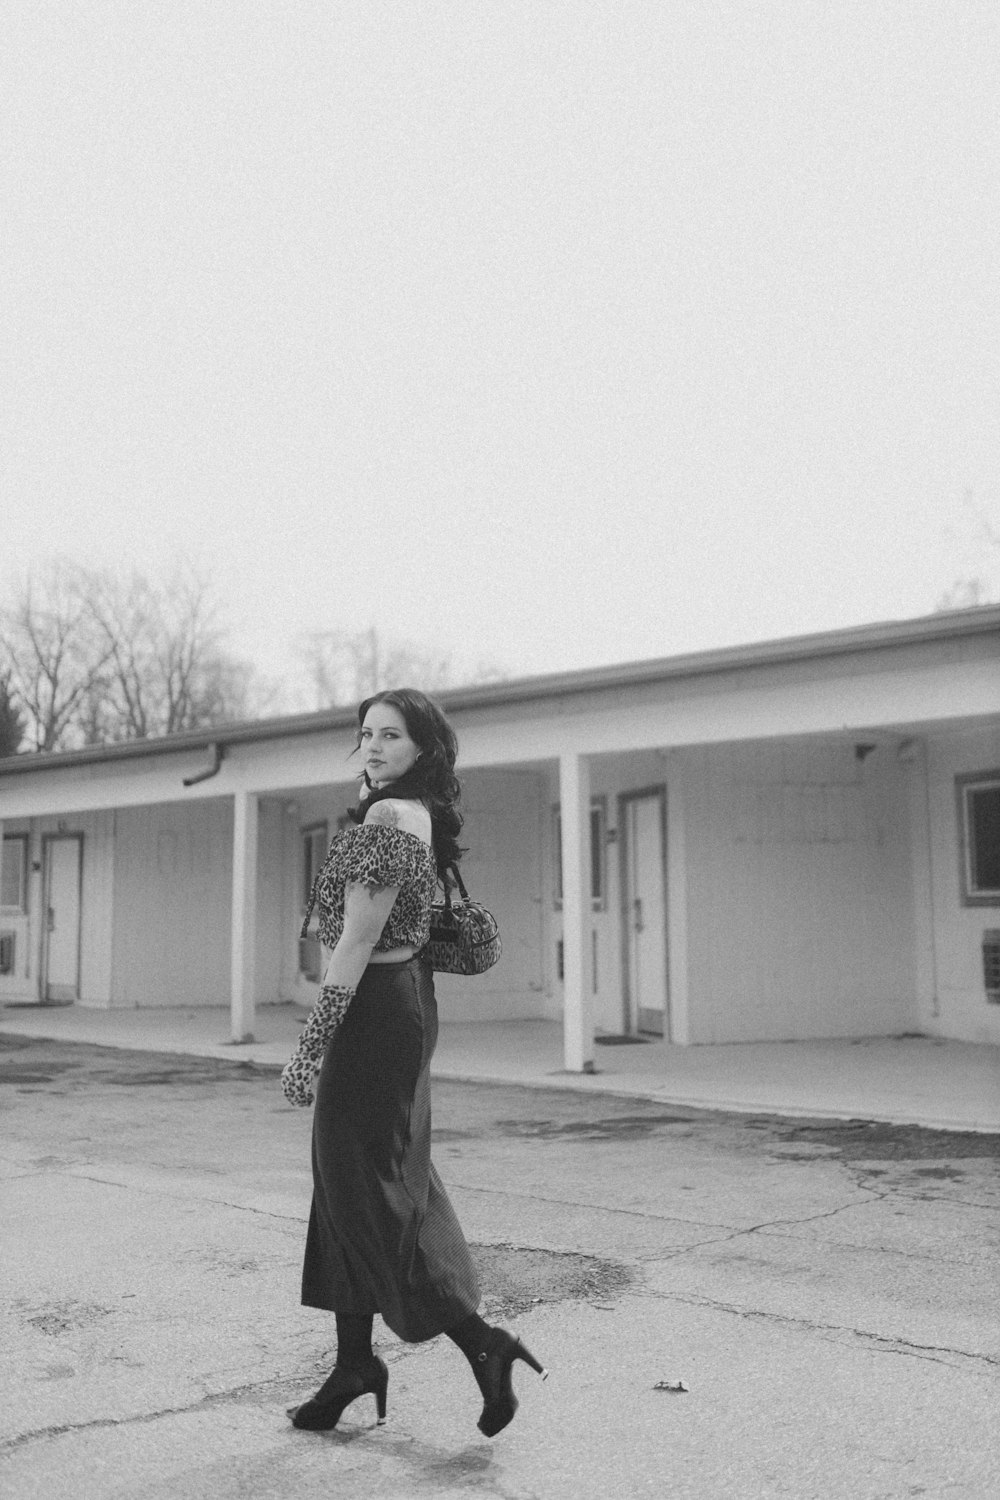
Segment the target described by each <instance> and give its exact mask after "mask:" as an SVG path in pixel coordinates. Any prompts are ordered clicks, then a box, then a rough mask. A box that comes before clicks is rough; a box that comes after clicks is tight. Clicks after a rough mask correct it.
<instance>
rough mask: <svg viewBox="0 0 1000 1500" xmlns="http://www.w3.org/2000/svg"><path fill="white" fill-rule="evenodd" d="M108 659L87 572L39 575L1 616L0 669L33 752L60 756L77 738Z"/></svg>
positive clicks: (63, 568)
mask: <svg viewBox="0 0 1000 1500" xmlns="http://www.w3.org/2000/svg"><path fill="white" fill-rule="evenodd" d="M109 657H110V650H109V647H108V645H107V643H106V642H102V641H101V640H100V639H99V635H98V632H97V631H96V630H95V627H94V619H93V615H92V613H91V611H90V608H89V602H88V590H87V586H86V575H85V574H84V572H83V570H82V569H80V568H77V567H75V566H74V565H73V564H72V563H69V562H66V561H65V560H64V559H57V560H56V561H54V562H52V563H50V564H49V566H48V567H47V568H46V569H44V570H43V571H42V573H41V574H40V575H39V574H30V575H29V576H28V579H27V581H26V582H25V584H24V586H23V588H22V589H21V592H20V594H19V596H18V597H17V598H16V599H15V601H14V603H13V604H12V605H11V606H10V607H9V608H7V609H5V610H3V612H2V613H0V666H2V668H3V671H4V674H5V676H6V677H7V680H8V682H9V683H10V686H11V688H12V689H13V691H14V692H15V693H16V694H17V697H18V699H19V701H20V703H21V704H22V705H23V708H24V711H25V713H26V714H27V716H28V733H29V736H30V738H31V740H32V742H33V748H34V749H36V750H54V749H56V748H57V747H60V746H62V745H63V744H64V743H66V742H67V741H68V739H69V738H71V737H73V734H72V732H73V730H74V727H75V724H76V721H77V719H78V717H79V715H80V713H81V710H82V708H83V705H84V703H85V702H86V700H87V698H88V696H89V695H93V694H94V693H96V692H98V691H99V684H100V683H101V682H102V681H103V680H104V673H105V668H106V666H107V663H108V659H109Z"/></svg>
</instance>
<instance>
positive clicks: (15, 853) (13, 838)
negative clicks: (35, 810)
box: [0, 833, 28, 915]
mask: <svg viewBox="0 0 1000 1500" xmlns="http://www.w3.org/2000/svg"><path fill="white" fill-rule="evenodd" d="M27 909H28V835H27V834H26V833H7V834H4V840H3V872H2V875H0V910H3V911H6V912H17V913H18V914H19V915H20V914H22V913H24V912H26V911H27Z"/></svg>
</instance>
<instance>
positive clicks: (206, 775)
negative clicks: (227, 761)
mask: <svg viewBox="0 0 1000 1500" xmlns="http://www.w3.org/2000/svg"><path fill="white" fill-rule="evenodd" d="M208 748H209V751H210V753H211V756H212V764H211V765H210V766H206V767H205V768H204V770H202V771H195V773H194V775H193V776H185V778H184V785H185V786H197V785H198V783H199V781H210V780H211V779H212V777H213V776H218V774H219V767H220V766H221V765H222V746H221V745H220V744H219V742H218V740H213V741H212V743H211V744H210V745H209V747H208Z"/></svg>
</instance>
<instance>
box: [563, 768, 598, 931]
mask: <svg viewBox="0 0 1000 1500" xmlns="http://www.w3.org/2000/svg"><path fill="white" fill-rule="evenodd" d="M551 828H552V904H553V906H554V907H555V910H556V911H562V904H563V895H562V804H561V803H559V802H553V804H552V821H551ZM595 887H596V889H595ZM590 909H591V911H607V909H608V799H607V797H606V796H605V795H604V793H603V792H601V793H597V794H595V795H594V796H593V797H591V799H590Z"/></svg>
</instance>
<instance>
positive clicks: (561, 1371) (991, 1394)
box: [0, 1037, 1000, 1500]
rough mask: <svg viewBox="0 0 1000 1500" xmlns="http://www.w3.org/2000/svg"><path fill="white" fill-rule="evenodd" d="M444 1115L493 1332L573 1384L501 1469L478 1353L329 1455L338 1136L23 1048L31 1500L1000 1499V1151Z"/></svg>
mask: <svg viewBox="0 0 1000 1500" xmlns="http://www.w3.org/2000/svg"><path fill="white" fill-rule="evenodd" d="M434 1107H435V1160H436V1162H437V1165H438V1168H439V1170H440V1172H441V1175H442V1177H443V1178H444V1180H445V1182H446V1184H447V1185H448V1188H449V1191H450V1192H451V1194H452V1198H453V1201H454V1203H455V1206H456V1208H457V1210H458V1213H459V1215H460V1217H461V1219H462V1223H463V1226H464V1228H465V1230H466V1233H467V1235H468V1237H469V1239H470V1241H472V1242H474V1244H475V1245H477V1246H479V1247H480V1249H479V1252H478V1253H479V1258H480V1261H481V1265H482V1270H483V1276H484V1284H485V1286H486V1292H487V1304H486V1308H485V1311H486V1315H487V1316H493V1317H494V1319H495V1320H497V1321H503V1322H505V1323H507V1324H508V1325H509V1326H512V1327H513V1328H515V1329H516V1331H517V1332H518V1333H519V1334H520V1335H521V1337H522V1338H523V1339H524V1340H525V1342H527V1343H528V1345H529V1346H530V1347H531V1348H533V1349H534V1351H535V1352H536V1353H537V1354H538V1355H539V1357H540V1358H541V1359H542V1361H543V1363H545V1364H546V1365H548V1367H549V1369H550V1370H551V1372H552V1373H551V1378H550V1379H549V1380H548V1381H547V1382H545V1383H544V1384H543V1383H542V1382H540V1381H537V1380H536V1379H535V1377H534V1376H532V1375H531V1374H530V1373H528V1372H526V1371H525V1370H524V1368H523V1367H518V1374H517V1377H516V1382H515V1383H516V1388H517V1391H518V1394H519V1397H520V1399H521V1409H520V1411H519V1412H518V1415H517V1417H516V1419H515V1421H514V1423H513V1424H512V1426H511V1427H510V1428H509V1429H508V1430H507V1431H506V1432H505V1433H503V1434H501V1435H500V1436H499V1437H498V1438H497V1439H495V1440H494V1441H493V1442H489V1441H487V1440H486V1439H484V1438H481V1437H480V1436H479V1434H478V1433H477V1432H476V1429H475V1421H476V1417H477V1415H478V1402H477V1400H476V1392H475V1388H474V1386H473V1384H472V1380H471V1376H470V1374H469V1372H468V1369H467V1368H466V1367H465V1365H464V1363H463V1361H462V1360H461V1358H460V1356H459V1355H458V1354H457V1353H456V1351H455V1350H454V1349H453V1348H452V1346H451V1345H450V1344H449V1343H448V1341H447V1340H445V1339H438V1340H435V1341H433V1342H432V1343H430V1344H425V1345H416V1346H406V1345H402V1344H400V1343H399V1342H398V1341H397V1340H395V1339H394V1338H393V1337H392V1336H391V1335H389V1334H388V1333H387V1331H386V1330H384V1329H381V1330H380V1332H381V1337H380V1344H381V1351H382V1353H383V1356H384V1357H385V1359H386V1361H387V1363H388V1365H389V1368H390V1384H389V1424H388V1425H387V1426H386V1427H384V1428H376V1427H375V1425H374V1411H373V1410H370V1409H369V1407H370V1406H371V1402H370V1400H368V1399H367V1398H366V1399H364V1400H362V1401H359V1402H358V1403H356V1405H355V1406H353V1407H351V1408H349V1409H348V1411H347V1413H346V1414H345V1417H344V1419H343V1421H342V1423H341V1426H340V1427H339V1428H338V1429H337V1430H336V1431H335V1432H333V1433H326V1434H313V1433H299V1432H296V1431H295V1430H294V1429H292V1428H291V1427H290V1425H289V1424H288V1422H287V1418H286V1416H285V1407H286V1406H289V1405H293V1404H295V1403H296V1402H297V1401H299V1400H301V1399H303V1398H304V1397H305V1396H306V1395H308V1394H310V1393H311V1391H312V1390H313V1389H314V1388H315V1386H316V1385H317V1384H318V1383H319V1382H320V1380H321V1379H322V1378H323V1377H324V1376H325V1374H326V1373H327V1371H328V1368H329V1365H330V1363H331V1361H332V1357H333V1353H334V1347H335V1339H334V1331H333V1327H332V1319H331V1318H329V1316H328V1315H324V1314H322V1313H319V1312H316V1311H314V1310H311V1309H304V1308H302V1307H300V1306H299V1304H298V1277H299V1270H300V1265H301V1254H302V1245H303V1239H304V1229H305V1219H306V1216H307V1213H308V1206H309V1142H308V1138H309V1123H310V1122H309V1115H308V1113H306V1112H298V1111H294V1110H292V1109H290V1108H289V1107H288V1106H286V1105H285V1103H284V1100H283V1099H282V1098H281V1095H280V1092H279V1090H278V1088H277V1078H276V1076H274V1075H273V1074H269V1073H267V1072H266V1071H264V1070H261V1069H257V1068H254V1067H247V1066H245V1065H241V1064H239V1063H233V1064H228V1063H217V1062H214V1061H211V1060H207V1059H196V1058H163V1057H157V1058H156V1059H155V1060H154V1059H151V1058H150V1057H148V1056H145V1055H143V1054H141V1053H127V1052H112V1051H110V1050H103V1049H99V1048H92V1047H83V1046H68V1045H60V1044H54V1043H42V1042H28V1041H25V1040H23V1039H16V1038H11V1037H7V1038H3V1037H0V1115H2V1124H3V1128H2V1132H0V1140H2V1144H0V1194H2V1202H3V1207H2V1221H3V1225H4V1250H5V1253H4V1257H3V1271H2V1302H0V1338H2V1341H3V1347H4V1350H5V1353H6V1356H7V1357H6V1360H5V1362H4V1374H3V1387H2V1417H0V1493H2V1494H3V1495H5V1496H6V1495H10V1496H11V1497H12V1500H33V1497H35V1496H38V1497H41V1496H45V1497H46V1500H50V1497H51V1496H53V1495H55V1496H60V1495H67V1496H69V1495H72V1496H73V1497H74V1500H76V1497H80V1500H91V1497H93V1500H118V1497H121V1500H126V1497H133V1496H138V1495H142V1496H143V1497H144V1500H146V1497H154V1500H155V1497H171V1500H173V1497H191V1500H194V1497H199V1500H201V1497H203V1496H205V1495H211V1496H213V1500H215V1497H221V1500H226V1497H237V1496H240V1497H242V1496H252V1497H255V1500H256V1497H262V1500H266V1497H270V1496H275V1497H277V1496H282V1497H285V1496H287V1495H289V1494H297V1495H304V1496H309V1495H313V1494H315V1495H317V1496H318V1495H328V1494H330V1493H336V1494H337V1495H338V1496H340V1497H346V1500H352V1497H354V1496H358V1497H360V1496H365V1497H376V1500H377V1497H399V1500H403V1497H406V1500H411V1497H414V1496H430V1497H437V1496H452V1495H456V1496H457V1495H465V1494H469V1493H472V1492H475V1493H476V1494H477V1495H480V1496H487V1497H497V1500H529V1497H537V1500H562V1497H564V1496H565V1497H573V1500H578V1497H582V1500H589V1497H594V1500H597V1497H600V1500H605V1497H606V1496H607V1495H609V1494H614V1495H616V1496H620V1497H630V1496H645V1495H657V1496H663V1495H669V1496H670V1497H671V1500H684V1497H692V1500H715V1497H719V1500H722V1497H725V1500H740V1497H743V1496H746V1497H748V1500H758V1497H769V1496H789V1497H793V1500H808V1497H812V1496H815V1497H822V1500H837V1497H840V1496H843V1497H845V1500H848V1497H849V1500H881V1497H895V1496H911V1495H930V1496H936V1495H947V1496H949V1497H951V1496H962V1497H964V1496H969V1497H984V1500H985V1497H987V1496H989V1497H992V1496H994V1495H995V1494H997V1493H1000V1445H998V1442H997V1439H996V1437H995V1427H996V1409H997V1397H998V1394H1000V1391H998V1384H1000V1299H998V1297H997V1292H998V1290H1000V1286H998V1281H1000V1273H998V1265H1000V1261H998V1256H997V1240H996V1231H997V1224H998V1217H1000V1140H998V1138H996V1137H988V1136H982V1135H979V1136H965V1135H960V1134H954V1135H951V1134H948V1133H947V1132H941V1131H920V1130H916V1129H911V1128H893V1127H889V1126H885V1125H881V1126H868V1125H866V1124H864V1123H863V1122H850V1123H848V1124H844V1123H842V1122H803V1121H801V1120H796V1121H787V1120H785V1121H782V1120H778V1119H770V1118H756V1117H752V1118H745V1117H744V1118H738V1117H726V1116H722V1115H714V1114H711V1113H707V1112H698V1111H695V1110H685V1109H680V1108H670V1109H669V1112H668V1111H667V1109H666V1108H665V1107H664V1105H663V1104H656V1103H650V1104H649V1105H644V1104H642V1103H640V1102H637V1101H635V1100H624V1099H613V1098H607V1097H602V1096H596V1095H578V1094H573V1093H565V1092H562V1091H559V1092H556V1091H553V1092H552V1093H551V1094H546V1093H539V1092H537V1091H534V1090H532V1091H527V1090H520V1089H517V1088H501V1087H476V1086H474V1085H463V1084H455V1083H452V1084H444V1083H440V1082H439V1083H437V1084H436V1085H435V1097H434ZM378 1332H379V1326H378V1325H377V1333H378ZM677 1379H681V1380H683V1381H684V1382H685V1384H686V1385H687V1386H688V1387H689V1389H688V1391H687V1392H685V1393H676V1394H675V1393H669V1392H664V1391H662V1390H659V1391H657V1390H654V1386H656V1384H657V1383H658V1382H661V1381H665V1380H677Z"/></svg>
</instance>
